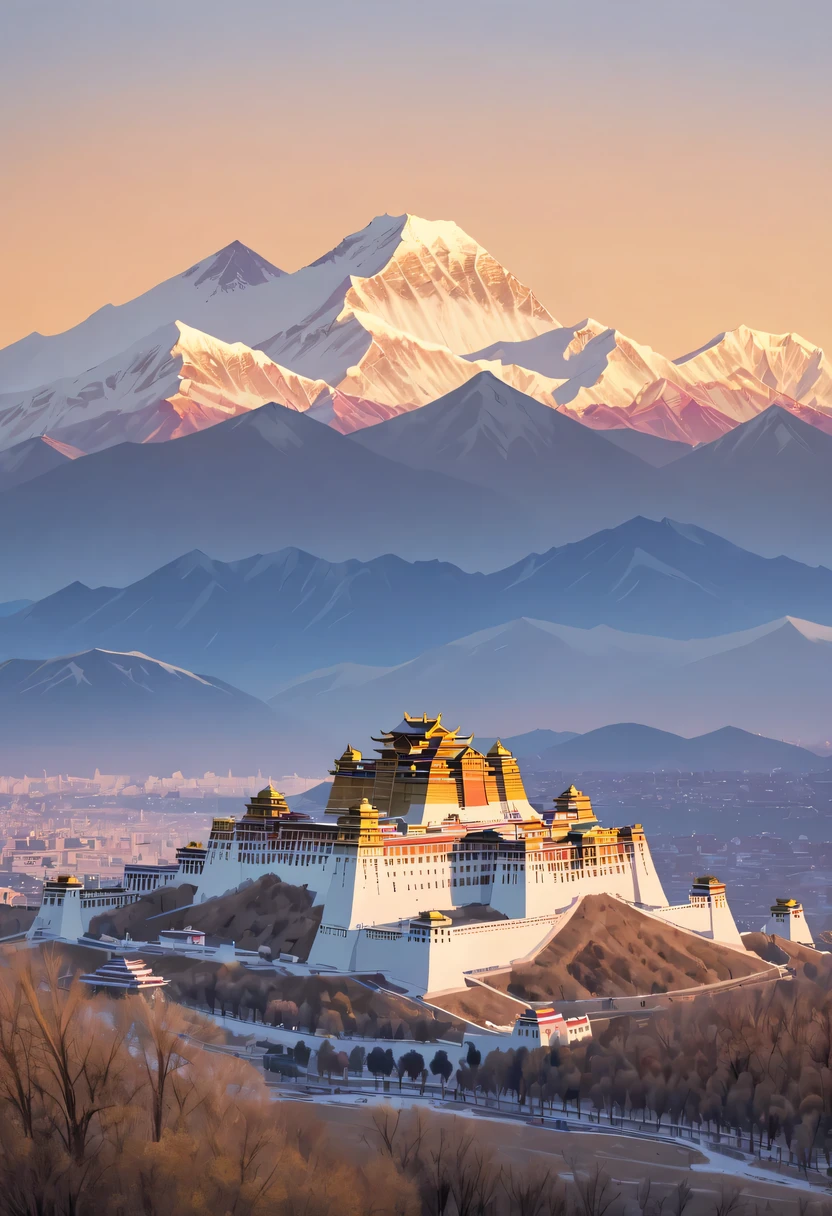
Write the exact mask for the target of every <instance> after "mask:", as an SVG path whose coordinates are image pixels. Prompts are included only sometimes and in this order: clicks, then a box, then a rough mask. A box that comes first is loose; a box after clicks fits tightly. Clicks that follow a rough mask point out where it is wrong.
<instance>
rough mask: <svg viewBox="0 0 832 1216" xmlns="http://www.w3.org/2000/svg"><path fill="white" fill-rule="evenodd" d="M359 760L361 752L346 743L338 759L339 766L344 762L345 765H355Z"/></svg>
mask: <svg viewBox="0 0 832 1216" xmlns="http://www.w3.org/2000/svg"><path fill="white" fill-rule="evenodd" d="M360 759H361V752H360V751H359V750H358V748H357V747H353V745H352V744H351V743H348V744H347V746H346V747H345V748H344V750H343V752H342V753H341V755H340V756H339V757H338V763H339V764H340V763H342V762H344V763H346V764H356V763H357V762H358V761H359V760H360Z"/></svg>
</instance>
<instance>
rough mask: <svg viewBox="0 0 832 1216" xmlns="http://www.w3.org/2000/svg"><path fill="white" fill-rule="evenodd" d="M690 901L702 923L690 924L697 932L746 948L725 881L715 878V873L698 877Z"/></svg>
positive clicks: (715, 939)
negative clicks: (728, 897)
mask: <svg viewBox="0 0 832 1216" xmlns="http://www.w3.org/2000/svg"><path fill="white" fill-rule="evenodd" d="M690 902H691V905H692V907H693V908H695V909H697V910H698V912H699V921H700V923H698V924H691V926H690V927H691V928H692V929H694V930H695V932H697V933H701V934H702V936H703V937H710V938H711V939H712V940H713V941H715V942H724V943H725V945H728V946H739V948H740V949H741V950H744V949H745V947H744V946H743V944H742V938H741V937H740V931H739V929H738V928H737V925H736V922H735V920H734V917H733V914H732V912H731V909H730V908H729V907H728V899H727V896H726V894H725V883H724V882H720V881H719V879H718V878H714V876H713V874H705V875H703V876H702V877H701V878H697V879H696V881H695V882H694V884H693V886H692V887H691V889H690Z"/></svg>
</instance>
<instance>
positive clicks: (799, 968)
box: [742, 933, 832, 986]
mask: <svg viewBox="0 0 832 1216" xmlns="http://www.w3.org/2000/svg"><path fill="white" fill-rule="evenodd" d="M742 942H743V945H744V946H745V948H746V950H752V951H753V952H754V953H755V954H757V955H759V957H760V958H761V959H764V960H765V961H766V962H767V963H775V964H777V965H778V966H788V967H793V968H794V969H795V971H796V972H797V974H798V975H799V976H802V977H803V978H804V979H807V980H812V981H813V982H815V981H817V980H818V978H819V977H821V978H822V980H823V982H824V986H826V985H828V984H829V982H830V980H832V954H824V953H822V951H821V950H813V949H812V948H811V946H802V945H801V944H800V943H799V942H790V941H786V939H785V938H783V937H780V936H778V935H777V934H767V933H743V935H742ZM823 949H824V950H825V949H826V947H825V946H824V947H823Z"/></svg>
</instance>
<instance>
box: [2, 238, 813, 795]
mask: <svg viewBox="0 0 832 1216" xmlns="http://www.w3.org/2000/svg"><path fill="white" fill-rule="evenodd" d="M830 468H832V372H830V366H829V364H828V362H827V360H826V358H825V356H824V354H823V352H822V351H821V350H820V349H819V348H818V347H816V346H813V345H812V343H811V342H809V341H807V340H805V339H803V338H801V337H799V336H798V335H795V334H785V335H772V334H767V333H763V332H761V331H757V330H754V329H750V328H748V327H746V326H742V325H741V326H739V327H738V328H736V329H734V330H730V331H726V332H725V333H721V334H719V335H717V336H716V337H715V338H713V339H712V340H711V341H709V342H707V343H706V344H705V345H702V346H699V347H698V348H696V349H695V350H693V351H692V352H691V353H689V354H685V355H683V356H681V357H676V358H667V357H665V356H664V355H661V354H659V353H657V352H655V351H653V350H652V349H651V348H650V347H648V346H645V345H643V344H639V343H638V342H636V341H635V340H633V339H630V338H628V337H626V336H625V335H623V334H621V333H620V331H618V330H616V329H615V328H613V327H610V326H607V325H604V324H602V323H600V322H597V321H595V320H593V319H591V318H590V319H585V320H583V321H581V322H579V323H578V324H567V325H564V324H562V323H561V322H559V321H558V320H556V318H555V315H554V314H553V313H552V312H550V311H549V310H548V308H547V307H546V306H545V305H544V304H543V303H542V302H541V301H540V300H539V299H538V298H537V297H536V296H535V294H534V292H533V291H532V289H531V288H529V287H527V286H525V285H524V284H523V283H522V282H521V281H520V280H518V279H517V278H516V276H514V275H513V274H512V273H511V272H510V271H509V270H507V269H506V268H505V267H503V266H502V265H501V263H500V262H499V261H498V260H497V259H496V258H495V257H493V256H492V255H491V254H490V253H489V252H488V251H486V250H485V249H483V248H482V246H480V245H479V244H478V243H477V242H476V241H475V240H474V239H473V238H471V237H470V236H468V235H467V234H466V233H465V232H464V231H463V230H462V229H460V228H459V227H458V226H457V225H456V224H454V223H452V222H450V221H428V220H423V219H420V218H418V217H415V216H410V215H405V216H379V217H377V218H376V219H374V220H372V221H371V222H370V224H368V225H367V227H366V228H364V229H362V230H361V231H359V232H357V233H354V234H352V235H350V236H348V237H346V238H344V239H343V240H342V241H341V242H340V243H338V244H337V245H336V246H335V247H334V248H333V249H332V250H331V251H330V252H329V253H326V254H324V255H323V256H322V257H320V258H318V259H317V260H316V261H315V262H313V263H311V264H310V265H309V266H306V267H303V268H301V269H300V270H296V271H293V272H287V271H284V270H281V269H279V268H278V267H277V266H276V265H274V264H273V263H272V262H270V261H268V260H267V259H265V258H264V257H262V256H261V255H259V254H257V253H255V252H254V251H253V250H251V249H249V248H248V247H247V246H245V245H244V244H242V243H241V242H240V241H233V242H232V243H231V244H229V245H228V246H226V247H225V248H224V249H222V250H220V251H219V252H218V253H216V254H214V255H211V256H209V257H208V258H205V259H203V260H202V261H201V262H199V263H197V264H196V265H194V266H192V267H190V268H189V269H188V270H186V271H185V272H184V273H181V274H177V275H174V276H173V277H172V278H170V279H168V280H166V281H165V282H163V283H160V284H159V285H158V286H156V287H153V288H151V289H150V290H149V291H147V292H145V293H144V294H143V295H142V296H139V297H137V298H136V299H134V300H131V301H128V302H127V303H124V304H120V305H111V304H107V305H105V306H104V307H103V308H101V309H99V310H98V311H97V312H96V313H94V314H93V315H92V316H90V317H88V318H87V319H86V320H85V321H83V322H81V323H80V324H79V325H77V326H75V327H74V328H72V329H70V330H67V331H66V332H65V333H62V334H56V335H50V336H44V335H41V334H30V335H29V336H28V337H26V338H23V339H21V340H20V341H19V342H16V343H13V344H12V345H11V346H8V347H6V348H5V349H4V350H2V351H0V521H1V522H2V527H0V569H2V570H3V590H2V598H3V601H4V602H3V603H2V604H0V664H2V665H0V723H1V724H2V726H3V745H2V749H0V751H2V755H0V767H2V769H3V771H17V769H20V768H21V765H22V766H24V767H28V768H29V769H35V768H37V769H42V768H44V767H47V768H53V769H54V768H56V767H57V768H61V769H72V768H76V769H77V768H79V767H81V768H83V767H84V766H85V765H86V766H87V767H89V766H90V765H92V766H93V767H95V766H96V765H97V766H99V767H103V765H104V764H105V763H106V764H107V765H111V766H113V767H115V768H117V769H120V770H121V769H124V770H127V771H135V770H141V771H145V770H147V769H150V768H155V769H157V770H161V769H165V768H166V767H167V768H168V769H170V768H185V767H190V768H192V769H193V770H194V771H196V770H197V769H198V770H199V771H203V770H204V769H207V768H214V769H219V768H220V767H224V768H227V767H234V768H235V769H239V768H243V769H247V770H248V771H256V770H257V769H258V768H261V769H263V768H268V767H270V766H272V765H274V766H275V768H276V769H277V768H280V766H283V768H282V770H281V771H292V769H297V768H298V765H299V764H306V765H308V766H310V769H311V768H315V769H317V771H320V770H321V768H322V766H323V765H324V764H326V763H327V762H328V761H329V760H330V759H331V756H332V754H334V753H333V748H337V747H338V746H339V744H340V745H343V742H344V740H342V739H341V735H342V734H343V731H344V729H345V726H346V723H351V724H354V726H351V729H354V730H355V731H356V732H357V734H358V735H361V736H362V737H363V738H365V739H366V740H367V742H369V738H370V735H371V734H372V733H373V732H374V731H376V730H377V729H378V727H379V725H380V724H382V723H383V722H385V721H387V720H388V719H389V718H390V715H391V712H392V713H393V714H394V715H395V713H396V712H398V711H399V710H400V709H401V706H402V704H405V705H408V706H409V707H411V708H413V707H415V708H418V709H422V708H430V709H437V708H443V707H444V708H445V709H446V712H447V713H448V714H451V715H458V716H459V718H460V719H464V720H465V722H466V723H468V722H471V723H472V724H473V725H475V726H476V729H477V730H478V731H481V732H483V733H484V735H488V734H489V733H492V734H493V735H496V733H497V732H499V731H501V732H503V733H504V734H511V733H514V734H515V735H519V734H521V733H524V734H525V733H529V732H530V733H531V734H536V735H539V734H545V733H546V732H553V734H554V735H555V736H557V738H556V739H555V740H553V741H549V742H547V743H546V746H543V745H542V744H541V747H540V748H539V751H540V756H545V757H546V762H547V763H550V762H551V763H552V765H553V766H554V767H559V766H560V765H561V764H562V765H563V767H564V768H565V769H566V768H568V767H569V766H570V765H571V766H575V767H576V769H580V767H581V766H583V767H593V765H595V766H597V765H601V766H602V767H603V766H604V765H609V766H611V767H614V766H615V765H617V766H619V767H621V768H627V767H631V766H632V765H631V763H630V761H632V760H633V758H637V760H638V763H639V764H640V765H644V766H645V767H677V766H678V767H684V766H686V765H688V766H697V765H699V766H702V765H705V766H708V765H713V766H714V767H724V768H740V769H742V768H746V767H756V766H759V767H762V768H763V769H765V768H766V767H772V766H783V767H789V766H793V767H794V768H795V769H797V770H801V771H802V770H804V769H806V767H807V766H808V767H812V766H813V765H814V763H815V759H818V758H817V757H815V758H813V753H812V752H811V751H807V750H806V749H805V748H800V747H795V746H794V745H793V744H788V743H783V742H780V741H781V740H796V739H808V740H812V741H813V742H815V743H818V742H821V741H823V740H824V739H825V738H826V737H827V736H828V735H829V734H830V728H831V727H832V723H830V722H829V719H828V697H827V696H826V689H827V688H828V686H829V675H830V672H829V670H828V668H829V666H830V663H832V537H830V534H829V530H828V529H827V528H826V527H825V522H826V520H827V519H828V518H829V514H830V509H832V478H830V476H829V470H830ZM417 702H418V704H417ZM633 723H638V725H637V726H636V725H631V724H633ZM604 732H606V733H604ZM610 732H612V733H610ZM634 732H635V733H634ZM638 732H648V733H647V734H646V735H645V734H639V733H638ZM663 732H664V733H663ZM726 732H727V733H726ZM665 734H666V735H667V737H666V738H665V737H664V735H665ZM573 736H574V737H573ZM91 738H94V739H96V746H97V747H98V752H96V754H95V755H93V752H94V751H95V748H94V747H91V746H89V740H90V739H91ZM310 739H313V740H315V742H314V744H310ZM702 740H704V741H705V742H702ZM755 741H756V742H755ZM790 748H791V750H789V749H790ZM570 749H571V750H570ZM555 753H558V755H557V757H556V756H555ZM555 758H557V760H558V765H554V759H555ZM539 762H541V761H540V757H538V758H537V759H536V760H535V763H539ZM818 763H819V764H821V765H822V763H823V762H822V760H820V759H818Z"/></svg>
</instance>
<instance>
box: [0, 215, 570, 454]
mask: <svg viewBox="0 0 832 1216" xmlns="http://www.w3.org/2000/svg"><path fill="white" fill-rule="evenodd" d="M243 250H244V254H243V253H242V252H241V251H243ZM226 253H227V251H222V253H221V254H218V255H216V257H215V258H214V259H210V260H208V264H207V265H206V264H205V263H200V264H199V266H197V267H195V268H192V270H191V271H189V272H186V274H185V275H184V276H179V277H177V278H176V279H173V280H169V281H168V283H165V284H162V285H160V287H159V288H155V289H153V291H151V292H148V293H147V294H146V295H145V296H142V297H139V298H138V300H135V301H131V302H130V304H125V305H122V306H120V308H119V309H112V308H110V309H109V311H108V310H107V309H105V310H102V312H101V313H97V314H95V316H94V317H92V318H90V319H89V320H88V321H86V322H84V323H83V325H81V326H76V327H75V329H74V330H70V331H67V333H66V334H62V335H57V336H56V337H55V338H49V339H41V338H37V340H35V338H34V336H32V337H30V338H28V339H24V344H28V345H26V352H28V353H26V359H25V360H24V359H23V355H22V354H21V352H20V351H19V350H18V351H15V347H10V348H8V350H7V352H0V390H2V392H0V444H6V445H8V444H9V443H10V442H14V441H19V440H21V439H24V438H28V437H30V435H31V434H34V433H36V432H39V431H41V430H43V429H44V426H48V427H49V429H50V432H52V433H57V434H59V435H60V436H70V435H71V436H72V437H73V438H72V440H71V441H73V442H76V443H80V444H81V446H85V445H86V447H87V448H89V449H91V448H93V447H94V446H105V444H111V443H114V442H118V441H120V440H122V439H124V438H128V437H129V438H137V439H140V440H148V439H149V440H159V439H164V438H175V437H177V436H178V435H180V434H186V433H188V432H189V431H191V430H195V429H201V428H202V427H204V426H206V425H213V423H215V422H217V421H219V420H220V419H221V418H222V417H228V416H229V415H234V414H238V413H241V412H242V411H244V410H248V409H252V408H256V407H258V406H260V405H263V404H265V403H266V402H268V401H273V400H278V401H280V402H281V403H282V404H285V405H288V406H290V407H291V408H293V409H298V410H307V409H309V408H310V407H311V406H313V405H315V404H316V403H317V404H318V405H319V408H320V411H321V416H322V418H323V419H324V420H326V421H332V422H333V425H335V426H336V429H339V430H342V431H344V432H347V431H351V430H354V429H356V428H357V427H359V426H365V425H367V424H368V423H369V422H375V421H378V420H379V419H383V418H386V417H390V416H391V415H392V414H394V413H396V412H398V410H399V409H401V408H413V407H414V406H417V405H423V404H425V402H427V401H430V400H433V399H434V398H435V397H437V396H440V395H441V394H442V393H444V392H446V391H447V390H448V389H449V388H451V387H454V386H455V385H458V384H462V383H463V382H464V381H465V380H466V379H467V378H468V377H470V376H471V375H473V374H475V371H476V370H477V369H476V368H472V367H470V366H469V365H468V363H466V361H465V360H464V359H463V358H462V357H461V356H462V355H463V354H467V353H469V352H470V351H471V350H473V349H476V348H477V347H480V346H482V345H484V344H486V343H488V342H493V341H494V340H496V339H497V338H500V337H503V336H507V337H509V338H511V339H514V340H522V339H524V338H529V337H532V336H534V335H536V334H539V333H541V332H543V331H545V330H548V329H551V328H552V327H553V326H555V325H556V324H557V322H556V321H555V320H554V319H553V318H552V317H551V315H550V314H549V313H548V312H547V311H546V310H545V308H543V306H542V305H541V304H540V303H539V301H538V300H537V299H536V298H535V296H534V295H533V293H532V292H531V291H530V290H529V289H528V288H527V287H525V286H524V285H523V284H522V283H520V282H519V281H518V280H517V279H515V277H514V276H513V275H511V274H510V273H509V272H508V271H506V270H505V269H504V268H503V267H502V266H500V264H499V263H498V262H497V261H496V260H495V259H494V258H492V257H491V255H490V254H488V253H487V251H486V250H484V249H483V248H482V247H481V246H480V245H478V244H477V243H476V242H475V241H474V240H472V239H471V238H470V237H469V236H467V234H466V233H464V232H463V231H462V230H461V229H460V228H458V227H457V225H456V224H453V223H451V222H449V221H435V222H433V221H427V220H420V219H418V218H417V217H415V216H408V215H403V216H379V217H377V218H376V219H375V220H373V221H372V222H371V223H370V224H368V225H367V227H366V228H364V229H362V231H360V232H358V233H355V234H353V235H352V236H350V237H347V238H346V239H345V240H344V241H342V242H341V243H340V244H339V245H338V246H337V247H336V248H335V249H333V250H332V251H331V252H330V253H328V254H326V255H325V256H324V257H322V258H319V259H318V260H317V261H315V262H313V263H312V264H311V265H309V266H306V267H304V268H303V269H301V270H298V271H296V272H295V273H294V274H283V273H282V272H280V271H278V270H277V269H276V268H274V267H270V265H269V263H266V262H265V261H264V260H263V259H260V258H258V255H256V254H253V253H252V251H250V250H247V249H245V247H243V246H240V247H239V250H237V251H236V254H235V255H234V256H232V257H231V258H230V259H229V258H228V257H227V256H225V255H226ZM234 268H236V270H235V269H234ZM232 271H233V272H232ZM196 285H199V289H200V290H199V292H196V293H195V292H194V287H195V286H196ZM243 288H245V290H243ZM189 293H190V294H189ZM206 297H207V298H206ZM111 315H115V316H116V317H117V319H118V320H119V325H115V324H114V323H113V324H111V323H110V319H111ZM102 317H103V319H101V318H102ZM96 318H99V320H98V321H97V320H96ZM105 322H106V324H105ZM88 331H89V332H88ZM127 339H129V340H130V345H124V344H123V341H124V340H127ZM44 343H46V346H44V345H43V344H44ZM50 344H51V345H50ZM55 344H57V345H55ZM20 345H21V344H19V343H18V344H16V347H19V346H20ZM76 349H78V350H80V351H81V352H82V353H80V354H79V355H78V357H77V359H74V358H70V357H69V356H65V355H64V354H60V357H59V352H65V351H70V352H73V351H75V350H76ZM53 351H54V357H53V355H52V354H50V353H49V352H53ZM93 352H95V356H94V353H93ZM24 353H25V352H24ZM96 356H97V362H96ZM4 357H5V363H4ZM27 360H28V362H26V361H27ZM21 361H23V362H26V366H27V367H28V368H29V369H30V370H29V371H28V372H27V376H28V379H27V378H26V377H23V373H22V372H20V370H19V368H20V365H21ZM4 368H7V369H8V370H7V371H4ZM38 369H43V370H42V373H41V372H40V371H39V370H38ZM82 369H84V370H82ZM55 371H58V372H59V373H60V378H59V379H57V380H56V379H54V378H51V377H52V376H53V374H54V372H55ZM507 374H508V375H512V374H513V373H511V372H509V373H507ZM21 377H23V378H21ZM520 379H521V380H522V381H523V383H521V384H520V385H519V387H525V385H526V381H527V380H528V376H525V377H523V376H521V377H520ZM10 390H11V391H10ZM24 390H25V391H24ZM171 406H172V410H171ZM136 415H139V416H140V422H139V424H138V425H137V424H136V421H135V416H136ZM173 415H175V416H178V418H179V419H180V421H179V422H177V421H176V417H174V416H173ZM120 419H121V421H120V422H119V420H120ZM32 428H35V429H34V430H33V429H32ZM119 428H120V433H119ZM96 439H98V440H103V441H104V442H99V443H98V444H96V442H95V440H96ZM82 441H85V443H84V442H82Z"/></svg>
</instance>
